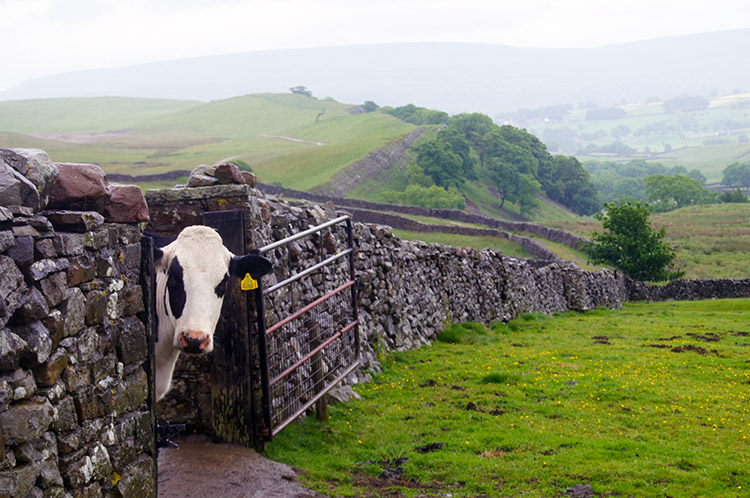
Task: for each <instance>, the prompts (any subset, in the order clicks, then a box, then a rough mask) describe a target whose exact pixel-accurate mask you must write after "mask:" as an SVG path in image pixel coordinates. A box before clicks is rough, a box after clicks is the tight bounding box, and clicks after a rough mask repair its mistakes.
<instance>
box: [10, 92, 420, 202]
mask: <svg viewBox="0 0 750 498" xmlns="http://www.w3.org/2000/svg"><path fill="white" fill-rule="evenodd" d="M128 109H132V112H128ZM352 109H353V107H352V106H350V105H346V104H340V103H338V102H335V101H332V100H317V99H311V98H308V97H305V96H301V95H292V94H259V95H248V96H244V97H236V98H232V99H227V100H221V101H215V102H209V103H203V102H195V101H193V102H190V101H170V100H160V99H138V98H136V99H131V98H114V97H100V98H90V99H51V100H48V99H42V100H23V101H7V102H0V146H2V147H38V148H42V149H44V150H46V151H47V152H48V153H49V154H50V156H51V157H52V158H53V160H55V161H58V162H92V163H96V164H99V165H100V166H102V167H103V168H104V170H105V171H107V172H108V173H127V174H131V175H145V174H153V173H162V172H165V171H170V170H175V169H183V170H191V169H193V168H194V167H196V166H197V165H199V164H213V163H215V162H217V161H219V160H221V159H225V158H228V157H233V158H238V159H242V160H244V161H246V162H247V163H249V164H250V165H251V166H252V168H253V169H254V171H255V172H256V173H257V174H258V176H259V178H261V179H262V180H263V181H265V182H267V183H273V182H279V183H282V184H283V185H285V186H288V187H290V188H296V189H300V190H306V189H312V188H314V187H316V186H319V185H321V184H323V183H325V182H327V181H328V180H330V178H331V177H332V176H333V175H334V174H335V173H336V172H338V171H340V170H341V169H343V168H345V167H346V166H348V165H349V164H351V163H352V162H354V161H357V160H358V159H361V158H363V157H364V156H366V155H367V154H368V153H370V152H372V151H374V150H376V149H378V148H380V147H382V146H384V145H385V144H387V143H389V142H391V141H394V140H398V139H400V138H401V137H403V136H404V135H406V134H408V133H409V132H411V131H413V130H414V129H415V128H416V127H415V126H414V125H411V124H408V123H404V122H403V121H400V120H398V119H396V118H394V117H393V116H389V115H387V114H380V113H369V114H366V113H357V112H356V110H354V111H353V110H352Z"/></svg>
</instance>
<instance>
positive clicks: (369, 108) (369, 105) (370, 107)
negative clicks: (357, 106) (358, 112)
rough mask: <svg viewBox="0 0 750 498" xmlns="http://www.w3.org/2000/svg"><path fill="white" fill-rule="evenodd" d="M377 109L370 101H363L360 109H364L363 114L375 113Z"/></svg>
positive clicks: (376, 105)
mask: <svg viewBox="0 0 750 498" xmlns="http://www.w3.org/2000/svg"><path fill="white" fill-rule="evenodd" d="M378 107H379V106H378V104H376V103H375V102H373V101H372V100H365V103H364V104H362V109H364V111H365V112H375V111H377V110H378Z"/></svg>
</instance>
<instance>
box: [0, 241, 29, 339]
mask: <svg viewBox="0 0 750 498" xmlns="http://www.w3.org/2000/svg"><path fill="white" fill-rule="evenodd" d="M27 290H28V287H27V286H26V282H25V280H24V276H23V273H21V271H20V270H19V269H18V268H17V267H16V265H15V263H14V261H13V260H12V259H11V258H9V257H8V256H3V255H0V325H4V324H6V323H7V322H8V320H9V319H10V317H11V316H12V315H13V314H14V313H15V312H16V310H17V309H18V308H20V307H21V306H22V305H23V303H24V300H25V297H24V296H25V294H26V291H27Z"/></svg>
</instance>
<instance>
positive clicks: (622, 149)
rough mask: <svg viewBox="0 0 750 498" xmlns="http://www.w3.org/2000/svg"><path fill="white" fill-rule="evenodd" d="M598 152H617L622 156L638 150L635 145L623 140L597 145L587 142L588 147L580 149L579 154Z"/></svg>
mask: <svg viewBox="0 0 750 498" xmlns="http://www.w3.org/2000/svg"><path fill="white" fill-rule="evenodd" d="M597 152H603V153H606V154H617V155H620V156H629V155H632V154H635V153H636V152H638V151H637V150H636V149H634V148H633V147H631V146H629V145H626V144H624V143H622V142H619V141H618V142H612V143H611V144H604V145H596V144H591V143H590V144H586V147H584V148H583V149H580V150H579V151H578V153H579V154H586V155H588V154H593V153H597Z"/></svg>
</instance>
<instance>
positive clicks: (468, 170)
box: [437, 128, 477, 180]
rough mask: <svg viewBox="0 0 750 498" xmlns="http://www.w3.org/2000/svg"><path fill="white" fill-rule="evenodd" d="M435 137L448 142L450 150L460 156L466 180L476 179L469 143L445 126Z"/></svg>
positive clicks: (459, 134)
mask: <svg viewBox="0 0 750 498" xmlns="http://www.w3.org/2000/svg"><path fill="white" fill-rule="evenodd" d="M437 139H438V140H440V141H441V142H444V143H446V144H448V145H449V146H450V148H451V151H453V153H455V154H456V155H458V157H460V158H461V163H462V169H463V174H464V176H465V177H466V179H467V180H476V179H477V173H476V171H475V170H474V162H475V161H474V158H473V157H472V156H471V144H470V143H469V141H468V140H466V138H464V136H463V135H462V134H461V133H459V132H458V131H457V130H453V129H451V128H446V129H444V130H442V131H440V132H439V133H438V134H437Z"/></svg>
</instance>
